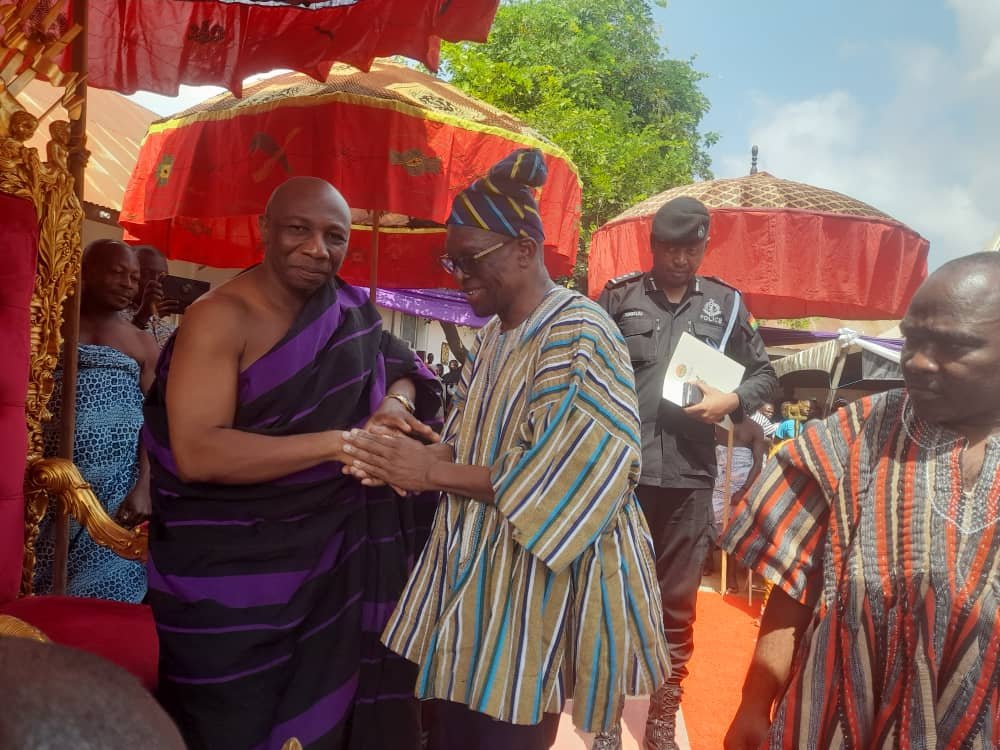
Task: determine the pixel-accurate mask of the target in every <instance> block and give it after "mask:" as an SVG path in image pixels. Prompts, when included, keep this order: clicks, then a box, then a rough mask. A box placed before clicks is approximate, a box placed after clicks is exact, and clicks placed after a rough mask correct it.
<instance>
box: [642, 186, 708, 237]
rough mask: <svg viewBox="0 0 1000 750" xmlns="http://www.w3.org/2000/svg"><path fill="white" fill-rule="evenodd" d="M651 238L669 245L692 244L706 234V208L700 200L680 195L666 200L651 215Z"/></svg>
mask: <svg viewBox="0 0 1000 750" xmlns="http://www.w3.org/2000/svg"><path fill="white" fill-rule="evenodd" d="M652 234H653V240H654V241H655V242H666V243H668V244H671V245H694V244H696V243H698V242H701V241H703V240H704V239H705V238H706V237H707V236H708V209H707V208H705V204H704V203H702V202H701V201H699V200H697V199H695V198H690V197H688V196H686V195H682V196H680V197H679V198H674V199H673V200H670V201H667V202H666V203H664V204H663V205H662V206H660V210H659V211H657V212H656V214H655V215H654V216H653V233H652Z"/></svg>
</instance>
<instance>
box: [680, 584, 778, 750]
mask: <svg viewBox="0 0 1000 750" xmlns="http://www.w3.org/2000/svg"><path fill="white" fill-rule="evenodd" d="M759 612H760V598H759V597H755V599H754V604H753V607H752V608H751V607H749V606H748V605H747V595H746V592H744V593H742V594H730V595H727V596H725V597H723V596H720V595H719V593H718V591H715V592H712V591H706V590H704V589H702V590H701V591H699V592H698V615H697V620H696V621H695V625H694V655H693V656H692V657H691V662H690V664H689V665H688V669H689V672H690V673H689V675H688V677H687V679H686V680H685V681H684V700H683V703H682V706H683V711H684V720H685V723H686V724H687V732H688V738H689V740H690V742H691V748H692V750H719V748H721V747H722V740H723V738H724V737H725V735H726V730H727V729H728V728H729V722H730V721H732V718H733V716H734V715H735V713H736V709H737V707H738V706H739V703H740V691H741V689H742V687H743V678H744V677H745V676H746V673H747V667H748V666H749V664H750V657H751V656H752V655H753V649H754V645H755V644H756V643H757V633H758V629H757V626H756V625H754V619H755V618H756V617H757V615H758V614H759Z"/></svg>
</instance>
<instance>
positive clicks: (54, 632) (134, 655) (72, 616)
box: [0, 596, 160, 690]
mask: <svg viewBox="0 0 1000 750" xmlns="http://www.w3.org/2000/svg"><path fill="white" fill-rule="evenodd" d="M0 614H3V615H13V616H14V617H17V618H19V619H21V620H24V621H25V622H27V623H29V624H30V625H34V626H35V627H36V628H38V629H39V630H41V631H42V632H43V633H45V635H46V636H48V637H49V639H51V640H52V641H54V642H56V643H61V644H62V645H64V646H73V647H74V648H79V649H82V650H83V651H89V652H90V653H92V654H97V655H98V656H102V657H104V658H105V659H107V660H108V661H111V662H114V663H115V664H117V665H118V666H120V667H123V668H124V669H127V670H128V671H129V672H131V673H132V674H134V675H135V676H136V677H138V678H139V680H140V681H141V682H142V684H143V685H145V686H146V688H148V689H149V690H154V689H155V688H156V671H157V666H158V662H159V659H160V642H159V640H158V639H157V637H156V625H155V624H154V623H153V613H152V611H151V610H150V608H149V607H147V606H146V605H144V604H125V603H124V602H109V601H105V600H103V599H85V598H83V597H77V596H28V597H24V598H23V599H16V600H14V601H12V602H7V603H6V604H2V605H0Z"/></svg>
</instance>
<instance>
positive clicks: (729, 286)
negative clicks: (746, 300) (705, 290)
mask: <svg viewBox="0 0 1000 750" xmlns="http://www.w3.org/2000/svg"><path fill="white" fill-rule="evenodd" d="M701 278H702V279H703V280H705V281H711V282H714V283H716V284H719V285H720V286H724V287H726V289H732V290H733V291H734V292H740V290H739V289H737V288H736V287H734V286H733V285H732V284H730V283H729V282H728V281H723V280H722V279H720V278H719V277H718V276H702V277H701ZM740 294H743V292H740Z"/></svg>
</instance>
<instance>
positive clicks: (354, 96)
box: [121, 62, 581, 288]
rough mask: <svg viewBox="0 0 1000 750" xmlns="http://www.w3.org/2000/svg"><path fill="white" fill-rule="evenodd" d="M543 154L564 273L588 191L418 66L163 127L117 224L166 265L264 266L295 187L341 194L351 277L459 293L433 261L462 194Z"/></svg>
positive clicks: (382, 68) (218, 106)
mask: <svg viewBox="0 0 1000 750" xmlns="http://www.w3.org/2000/svg"><path fill="white" fill-rule="evenodd" d="M525 146H532V147H536V148H539V149H541V150H542V152H543V153H544V154H545V156H546V163H547V166H548V169H549V179H548V181H547V183H546V184H545V186H544V187H543V188H542V189H541V191H540V193H539V196H538V199H539V211H540V213H541V216H542V222H543V224H544V227H545V235H546V246H545V251H546V263H547V265H548V267H549V270H550V272H551V273H552V274H553V275H555V276H561V275H568V274H569V273H570V272H571V269H572V267H573V262H574V260H575V258H576V246H577V239H578V236H579V218H580V197H581V187H580V181H579V178H578V177H577V174H576V171H575V167H574V166H573V164H572V163H571V162H570V161H569V159H568V157H567V156H566V155H565V154H564V153H563V152H562V151H561V150H560V149H559V148H557V147H556V146H553V145H552V144H551V143H548V142H547V141H544V140H543V139H542V138H541V137H540V136H539V135H538V134H537V133H535V132H533V131H532V130H531V129H530V128H528V127H527V126H525V125H523V124H522V123H520V122H518V121H517V120H516V119H514V118H513V117H511V116H509V115H507V114H505V113H503V112H501V111H499V110H497V109H495V108H493V107H491V106H489V105H487V104H485V103H483V102H480V101H478V100H476V99H472V98H470V97H468V96H466V95H464V94H462V93H461V92H459V91H458V90H457V89H455V88H454V87H452V86H449V85H447V84H445V83H443V82H441V81H439V80H437V79H435V78H433V77H431V76H429V75H426V74H424V73H421V72H419V71H416V70H413V69H411V68H408V67H405V66H402V65H396V64H393V63H388V62H376V63H375V64H374V65H373V66H372V68H371V70H370V71H369V72H367V73H364V72H361V71H359V70H357V69H356V68H353V67H351V66H349V65H342V64H339V65H335V66H334V67H333V69H332V70H331V72H330V75H329V77H328V79H327V81H326V82H324V83H320V82H317V81H314V80H312V79H310V78H308V77H307V76H304V75H301V74H297V73H292V74H286V75H281V76H278V77H276V78H271V79H268V80H266V81H261V82H259V83H257V84H255V85H253V86H252V87H250V88H248V89H247V91H246V92H245V96H244V98H242V99H236V98H235V97H233V96H232V95H229V94H226V95H223V96H220V97H217V98H215V99H212V100H209V101H208V102H205V103H203V104H201V105H199V106H198V107H196V108H194V109H191V110H188V111H186V112H184V113H181V114H179V115H177V116H174V117H172V118H169V119H167V120H163V121H160V122H158V123H154V124H153V125H152V126H151V127H150V130H149V133H148V134H147V136H146V140H145V142H144V143H143V146H142V149H141V150H140V153H139V158H138V162H137V164H136V167H135V170H134V171H133V174H132V179H131V181H130V183H129V186H128V189H127V190H126V193H125V200H124V205H123V208H122V212H121V223H122V225H123V226H124V227H125V229H126V231H127V232H128V234H129V235H130V236H131V237H132V239H134V240H138V241H141V242H144V243H148V244H152V245H156V246H157V247H158V248H160V249H161V250H162V251H163V252H164V253H166V254H167V256H168V257H170V258H175V259H179V260H187V261H191V262H194V263H200V264H205V265H210V266H215V267H221V268H236V267H244V266H247V265H249V264H251V263H254V262H256V261H258V260H259V259H260V252H261V251H260V246H259V234H258V230H257V216H258V215H259V214H260V213H261V212H262V211H263V208H264V205H265V203H266V202H267V198H268V196H269V195H270V194H271V191H272V190H273V189H274V188H275V187H276V186H277V185H279V184H280V183H281V182H283V181H284V180H285V179H287V178H288V177H290V176H292V175H313V176H317V177H323V178H325V179H327V180H329V181H330V182H331V183H333V184H334V185H336V186H337V187H338V188H339V189H340V190H341V192H342V193H343V194H344V197H345V198H346V199H347V201H348V203H349V204H350V205H351V207H352V210H353V215H354V228H353V231H352V233H351V246H350V247H351V249H350V252H349V254H348V257H347V260H346V261H345V264H344V267H343V269H342V272H341V275H343V276H344V277H345V278H346V279H347V280H348V281H351V282H353V283H358V284H367V283H369V282H370V281H371V268H370V263H369V262H370V257H371V248H372V242H373V224H374V223H375V221H374V219H375V217H376V216H377V217H378V220H379V239H380V249H379V255H378V258H379V266H378V284H379V286H383V287H388V288H393V287H395V288H398V287H421V288H434V287H444V286H452V279H451V277H450V276H449V275H448V274H446V273H445V272H444V270H443V269H442V268H441V267H440V265H439V264H438V262H437V258H438V255H439V254H440V252H441V250H442V248H443V243H444V228H443V227H442V226H441V224H443V222H444V221H445V220H446V219H447V217H448V213H449V211H450V208H451V201H452V199H453V198H454V197H455V195H456V194H457V193H458V192H459V191H460V190H462V189H463V188H464V187H465V186H467V185H468V184H470V183H471V182H472V181H473V180H475V179H476V178H477V177H479V176H481V175H483V174H485V173H486V171H487V170H488V169H489V167H490V166H492V165H493V164H494V163H496V162H497V161H499V160H500V159H502V158H503V157H504V156H506V155H507V154H509V153H510V152H511V151H513V150H514V149H517V148H522V147H525Z"/></svg>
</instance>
